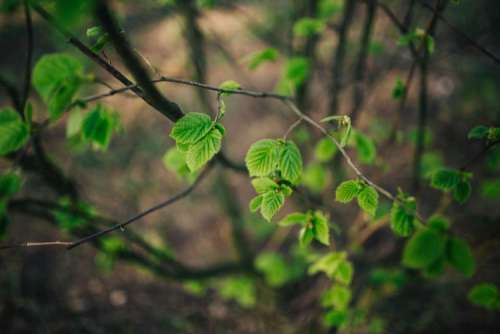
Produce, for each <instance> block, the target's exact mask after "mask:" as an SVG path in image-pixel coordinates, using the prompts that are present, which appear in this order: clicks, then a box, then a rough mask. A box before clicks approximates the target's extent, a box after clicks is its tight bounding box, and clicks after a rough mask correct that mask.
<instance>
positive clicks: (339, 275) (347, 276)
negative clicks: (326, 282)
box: [334, 260, 354, 285]
mask: <svg viewBox="0 0 500 334" xmlns="http://www.w3.org/2000/svg"><path fill="white" fill-rule="evenodd" d="M353 274H354V268H353V266H352V263H351V262H349V261H347V260H344V261H342V262H341V263H340V264H339V266H338V268H337V271H335V274H334V276H335V280H336V281H338V282H339V283H342V284H344V285H349V284H351V281H352V276H353Z"/></svg>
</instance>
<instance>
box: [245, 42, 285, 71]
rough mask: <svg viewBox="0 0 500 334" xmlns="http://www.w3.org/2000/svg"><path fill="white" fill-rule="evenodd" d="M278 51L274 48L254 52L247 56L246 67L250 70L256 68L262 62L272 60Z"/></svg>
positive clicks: (276, 56) (275, 57)
mask: <svg viewBox="0 0 500 334" xmlns="http://www.w3.org/2000/svg"><path fill="white" fill-rule="evenodd" d="M278 55H279V52H278V50H277V49H275V48H267V49H265V50H262V51H259V52H255V53H253V54H251V55H250V56H249V57H248V68H249V69H251V70H252V71H253V70H255V69H257V67H259V66H260V65H261V64H262V63H264V62H268V61H269V62H273V61H275V60H276V59H277V58H278Z"/></svg>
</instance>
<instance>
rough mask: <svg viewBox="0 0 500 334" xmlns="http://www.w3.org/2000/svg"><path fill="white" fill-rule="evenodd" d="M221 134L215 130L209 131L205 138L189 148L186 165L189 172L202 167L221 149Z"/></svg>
mask: <svg viewBox="0 0 500 334" xmlns="http://www.w3.org/2000/svg"><path fill="white" fill-rule="evenodd" d="M221 143H222V133H221V132H220V131H219V129H217V128H213V129H212V130H210V131H209V132H208V133H207V134H206V136H205V137H203V138H202V139H200V140H199V141H198V142H196V143H195V144H193V145H191V147H189V150H188V151H187V154H186V163H187V165H188V167H189V170H190V171H191V172H194V171H196V170H198V169H200V168H201V167H203V166H204V165H205V164H206V163H207V162H208V161H210V159H212V158H213V156H214V155H216V154H217V153H218V152H219V151H220V148H221Z"/></svg>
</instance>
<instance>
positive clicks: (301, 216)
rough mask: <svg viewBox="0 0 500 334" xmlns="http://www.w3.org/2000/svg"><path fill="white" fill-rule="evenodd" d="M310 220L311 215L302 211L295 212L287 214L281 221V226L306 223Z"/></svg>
mask: <svg viewBox="0 0 500 334" xmlns="http://www.w3.org/2000/svg"><path fill="white" fill-rule="evenodd" d="M308 220H309V215H307V214H305V213H301V212H294V213H291V214H289V215H287V216H286V217H285V218H283V219H282V220H280V221H279V223H278V224H279V225H281V226H290V225H294V224H301V225H305V224H306V223H307V222H308Z"/></svg>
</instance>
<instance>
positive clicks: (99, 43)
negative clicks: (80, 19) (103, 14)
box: [86, 26, 109, 53]
mask: <svg viewBox="0 0 500 334" xmlns="http://www.w3.org/2000/svg"><path fill="white" fill-rule="evenodd" d="M86 34H87V37H88V38H89V39H91V40H93V41H94V43H93V45H92V46H91V47H90V48H91V50H92V51H94V52H96V53H98V52H101V51H102V50H103V49H104V47H105V46H106V45H107V44H108V42H109V35H108V33H107V32H105V31H103V30H102V28H101V27H99V26H94V27H90V28H88V29H87V32H86Z"/></svg>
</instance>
